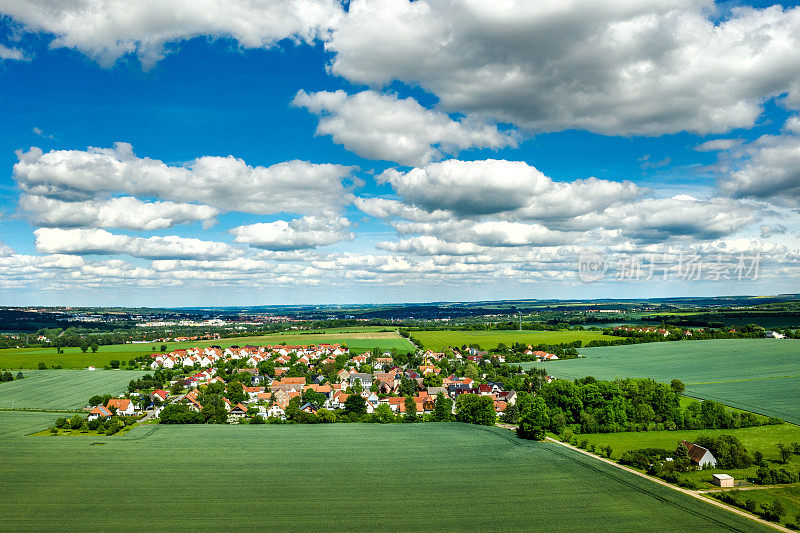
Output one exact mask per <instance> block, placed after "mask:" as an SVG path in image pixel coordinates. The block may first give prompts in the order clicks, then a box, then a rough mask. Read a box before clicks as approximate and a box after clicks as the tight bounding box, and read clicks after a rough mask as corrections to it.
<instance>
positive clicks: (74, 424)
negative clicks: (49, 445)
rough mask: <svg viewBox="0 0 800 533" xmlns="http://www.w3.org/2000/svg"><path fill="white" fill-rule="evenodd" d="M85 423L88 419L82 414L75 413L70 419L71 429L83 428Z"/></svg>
mask: <svg viewBox="0 0 800 533" xmlns="http://www.w3.org/2000/svg"><path fill="white" fill-rule="evenodd" d="M85 423H86V419H85V418H83V417H82V416H81V415H75V416H73V417H72V418H70V419H69V427H70V429H81V428H82V427H83V425H84V424H85Z"/></svg>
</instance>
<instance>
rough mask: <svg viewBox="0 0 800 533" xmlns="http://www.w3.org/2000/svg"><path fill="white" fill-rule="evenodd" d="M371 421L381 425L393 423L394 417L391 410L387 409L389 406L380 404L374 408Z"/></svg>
mask: <svg viewBox="0 0 800 533" xmlns="http://www.w3.org/2000/svg"><path fill="white" fill-rule="evenodd" d="M372 416H373V419H374V420H375V421H376V422H380V423H381V424H390V423H392V422H395V416H394V413H393V412H392V408H391V407H389V404H387V403H382V404H380V405H378V407H376V408H375V412H374V413H373V414H372Z"/></svg>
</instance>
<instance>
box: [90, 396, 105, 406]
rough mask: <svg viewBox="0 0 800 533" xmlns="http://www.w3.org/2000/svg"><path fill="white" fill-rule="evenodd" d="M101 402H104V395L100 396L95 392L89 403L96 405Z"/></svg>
mask: <svg viewBox="0 0 800 533" xmlns="http://www.w3.org/2000/svg"><path fill="white" fill-rule="evenodd" d="M101 403H103V397H102V396H100V395H99V394H95V395H94V396H92V397H91V398H89V405H92V406H94V405H100V404H101Z"/></svg>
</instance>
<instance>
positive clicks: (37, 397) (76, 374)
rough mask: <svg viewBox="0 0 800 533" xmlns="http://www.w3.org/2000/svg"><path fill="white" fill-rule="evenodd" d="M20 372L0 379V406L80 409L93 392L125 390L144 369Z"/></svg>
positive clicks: (115, 392)
mask: <svg viewBox="0 0 800 533" xmlns="http://www.w3.org/2000/svg"><path fill="white" fill-rule="evenodd" d="M23 374H24V375H25V378H24V379H20V380H14V381H11V382H8V383H0V408H3V409H9V408H14V409H23V408H25V409H80V408H81V407H84V406H85V405H86V403H87V402H88V400H89V398H91V397H92V396H94V395H95V394H119V393H121V392H125V390H126V389H127V388H128V382H129V381H130V380H132V379H134V378H137V377H139V376H141V375H142V374H144V372H141V371H123V370H95V371H94V372H90V371H88V370H28V371H25V372H23ZM50 418H51V419H52V418H53V417H52V415H51V416H50Z"/></svg>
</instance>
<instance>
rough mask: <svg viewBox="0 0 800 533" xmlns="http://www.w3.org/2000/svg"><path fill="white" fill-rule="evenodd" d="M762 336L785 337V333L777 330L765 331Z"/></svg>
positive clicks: (770, 337) (771, 337)
mask: <svg viewBox="0 0 800 533" xmlns="http://www.w3.org/2000/svg"><path fill="white" fill-rule="evenodd" d="M764 336H765V337H766V338H768V339H785V338H786V335H784V334H783V333H778V332H777V331H767V332H766V333H765V334H764Z"/></svg>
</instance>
